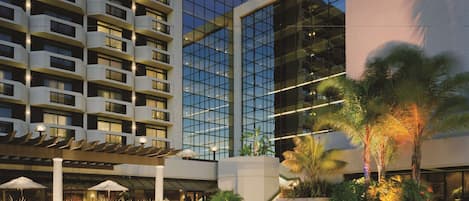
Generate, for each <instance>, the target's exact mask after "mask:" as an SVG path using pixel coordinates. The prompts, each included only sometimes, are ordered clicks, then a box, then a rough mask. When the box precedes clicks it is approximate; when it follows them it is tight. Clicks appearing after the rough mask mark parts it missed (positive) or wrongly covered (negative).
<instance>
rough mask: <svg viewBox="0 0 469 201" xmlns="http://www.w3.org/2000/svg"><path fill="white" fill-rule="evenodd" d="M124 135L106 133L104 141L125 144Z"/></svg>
mask: <svg viewBox="0 0 469 201" xmlns="http://www.w3.org/2000/svg"><path fill="white" fill-rule="evenodd" d="M125 141H126V137H124V136H120V135H111V134H107V135H106V142H107V143H109V144H126V142H125Z"/></svg>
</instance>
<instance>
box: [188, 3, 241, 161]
mask: <svg viewBox="0 0 469 201" xmlns="http://www.w3.org/2000/svg"><path fill="white" fill-rule="evenodd" d="M242 2H244V0H184V1H183V8H184V13H183V44H184V45H183V65H184V66H183V71H184V74H183V127H184V128H183V148H184V149H191V150H193V151H195V152H196V153H197V154H198V158H199V159H213V155H212V154H213V153H212V152H211V151H210V147H213V146H216V147H217V148H218V150H217V152H216V159H219V158H226V157H229V156H232V155H233V116H232V115H233V72H232V71H233V59H232V58H233V57H232V52H233V51H232V49H233V48H232V38H233V37H232V24H233V23H232V15H233V14H232V9H233V8H234V7H236V6H237V5H239V4H241V3H242Z"/></svg>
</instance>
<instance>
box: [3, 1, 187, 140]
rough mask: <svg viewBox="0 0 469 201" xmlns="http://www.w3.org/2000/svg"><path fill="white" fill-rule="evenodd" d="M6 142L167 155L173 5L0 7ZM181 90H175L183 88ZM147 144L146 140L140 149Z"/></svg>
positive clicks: (43, 3)
mask: <svg viewBox="0 0 469 201" xmlns="http://www.w3.org/2000/svg"><path fill="white" fill-rule="evenodd" d="M0 8H1V15H2V16H1V17H0V20H1V23H0V25H1V26H2V27H1V29H0V36H1V37H0V44H1V54H0V61H1V66H0V73H1V78H2V79H1V81H0V82H1V86H2V87H1V94H2V95H1V97H0V108H1V111H2V112H1V113H0V115H1V124H0V125H1V128H0V131H1V132H2V133H8V132H12V131H16V132H17V134H18V135H23V134H25V133H27V132H32V133H33V135H39V134H40V133H39V132H38V129H37V128H38V127H42V126H44V127H45V130H44V131H41V132H42V133H41V134H47V135H49V136H55V137H60V138H71V137H74V138H75V139H76V140H81V139H84V140H87V141H100V142H108V143H115V144H123V145H126V144H135V143H137V144H138V143H140V142H145V143H146V144H147V145H149V146H157V147H169V146H170V145H169V141H170V136H169V133H170V132H171V130H172V127H173V125H174V122H175V121H176V119H179V118H180V117H178V116H177V113H176V114H175V113H172V112H171V109H170V108H175V109H176V108H177V107H176V105H175V104H176V103H177V102H178V101H177V100H174V99H178V98H179V97H174V94H175V92H176V91H177V90H174V89H173V87H174V85H173V83H174V80H175V77H176V76H175V73H174V68H175V62H174V61H175V60H176V59H174V58H177V57H178V54H177V53H175V51H174V49H176V48H174V46H173V43H172V41H173V39H174V34H173V32H174V30H172V26H171V25H172V24H173V22H172V20H173V7H172V6H171V4H170V2H169V1H167V0H137V1H132V0H112V1H101V0H88V1H86V0H70V1H69V0H67V1H60V0H37V1H36V0H19V1H18V0H11V1H8V0H5V1H1V2H0ZM176 71H177V70H176ZM176 84H177V83H176ZM143 138H145V139H143Z"/></svg>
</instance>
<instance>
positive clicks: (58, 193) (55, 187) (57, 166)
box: [52, 158, 63, 201]
mask: <svg viewBox="0 0 469 201" xmlns="http://www.w3.org/2000/svg"><path fill="white" fill-rule="evenodd" d="M52 161H53V163H54V169H53V175H52V201H63V179H62V161H63V159H62V158H53V159H52Z"/></svg>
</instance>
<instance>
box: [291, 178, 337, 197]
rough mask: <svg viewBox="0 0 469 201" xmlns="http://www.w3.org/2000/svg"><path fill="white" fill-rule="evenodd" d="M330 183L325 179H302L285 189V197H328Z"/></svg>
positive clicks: (330, 187)
mask: <svg viewBox="0 0 469 201" xmlns="http://www.w3.org/2000/svg"><path fill="white" fill-rule="evenodd" d="M331 192H332V185H331V184H329V183H327V182H326V181H314V182H313V181H302V182H300V183H299V184H298V185H297V186H295V187H293V188H292V189H290V190H286V192H285V194H284V195H285V197H287V198H309V197H329V196H330V195H331Z"/></svg>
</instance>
